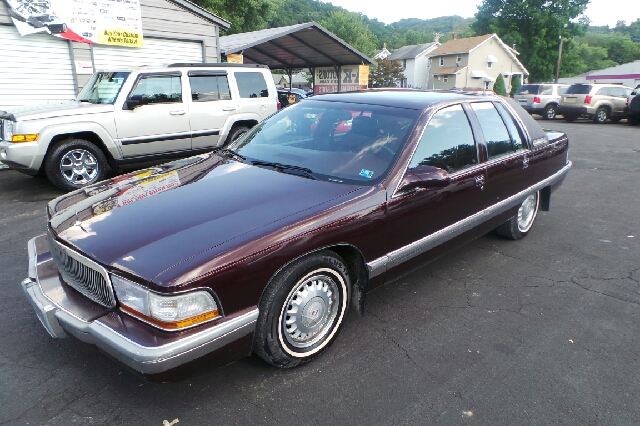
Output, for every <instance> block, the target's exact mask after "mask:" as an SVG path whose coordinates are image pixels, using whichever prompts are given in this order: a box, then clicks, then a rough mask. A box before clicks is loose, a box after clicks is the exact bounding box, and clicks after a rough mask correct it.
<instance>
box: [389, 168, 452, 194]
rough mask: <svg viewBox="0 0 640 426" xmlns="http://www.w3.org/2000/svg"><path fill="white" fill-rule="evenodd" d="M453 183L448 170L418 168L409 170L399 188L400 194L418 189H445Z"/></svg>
mask: <svg viewBox="0 0 640 426" xmlns="http://www.w3.org/2000/svg"><path fill="white" fill-rule="evenodd" d="M449 183H451V178H449V173H447V171H446V170H443V169H439V168H437V167H433V166H418V167H414V168H413V169H409V170H407V172H406V173H405V175H404V177H403V178H402V182H401V183H400V186H399V187H398V189H399V191H400V192H407V191H411V190H413V189H416V188H444V187H445V186H448V185H449Z"/></svg>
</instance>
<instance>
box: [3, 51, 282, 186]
mask: <svg viewBox="0 0 640 426" xmlns="http://www.w3.org/2000/svg"><path fill="white" fill-rule="evenodd" d="M277 110H278V94H277V91H276V87H275V84H274V83H273V78H272V77H271V72H270V70H269V69H268V67H266V66H263V65H235V64H227V63H220V64H173V65H169V66H168V67H165V68H153V69H151V68H141V69H135V70H121V71H101V72H97V73H96V74H94V75H93V77H92V78H91V80H90V81H89V83H87V84H86V85H85V87H84V88H83V89H82V90H81V91H80V94H79V95H78V97H77V98H76V99H75V100H73V101H68V102H62V103H49V104H41V105H34V106H26V107H19V108H15V109H13V110H11V111H0V161H2V163H4V164H6V165H7V166H9V167H10V168H12V169H14V170H17V171H20V172H23V173H27V174H30V175H46V176H47V177H48V178H49V180H51V182H53V184H54V185H56V186H57V187H59V188H61V189H64V190H68V191H71V190H74V189H77V188H81V187H83V186H86V185H89V184H92V183H94V182H97V181H99V180H102V179H103V178H104V177H105V174H106V172H107V170H108V169H109V168H111V169H112V170H117V169H118V166H119V165H123V164H131V163H138V162H146V161H152V160H159V159H165V158H167V159H169V158H175V157H184V156H188V155H192V154H198V153H202V152H205V151H210V150H211V149H213V148H216V147H220V146H222V145H224V144H226V143H229V142H231V141H233V140H235V139H237V138H239V137H240V136H242V135H243V134H244V133H246V132H247V131H248V130H249V129H250V128H251V127H253V126H255V125H256V124H258V123H259V122H260V121H262V120H264V119H265V118H267V117H268V116H270V115H271V114H273V113H275V112H276V111H277Z"/></svg>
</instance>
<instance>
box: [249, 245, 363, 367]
mask: <svg viewBox="0 0 640 426" xmlns="http://www.w3.org/2000/svg"><path fill="white" fill-rule="evenodd" d="M350 288H351V284H350V280H349V273H348V270H347V267H346V265H345V262H344V260H343V259H342V258H341V257H340V256H338V255H337V254H335V253H334V252H332V251H329V250H325V251H322V252H319V253H316V254H312V255H309V256H307V257H304V258H302V259H300V260H297V261H295V262H293V263H292V264H291V265H289V266H287V267H286V268H285V269H284V270H282V271H281V272H280V273H278V274H277V275H276V276H275V277H274V278H273V280H272V281H271V283H270V284H269V285H268V287H267V289H266V290H265V292H264V293H263V295H262V298H261V300H260V304H259V310H260V315H259V316H258V322H257V324H256V334H255V340H254V352H255V353H256V354H257V355H258V356H260V357H261V358H262V359H264V360H265V361H267V362H268V363H270V364H273V365H275V366H277V367H281V368H291V367H295V366H298V365H301V364H304V363H306V362H309V361H311V360H312V359H313V358H315V357H317V356H318V355H320V354H321V353H322V352H323V351H324V350H326V349H327V348H328V347H329V346H330V345H331V344H332V343H333V341H334V340H335V339H336V337H337V336H338V333H339V332H340V329H341V328H342V325H343V323H344V320H345V318H346V316H347V310H348V306H349V303H348V302H349V296H350Z"/></svg>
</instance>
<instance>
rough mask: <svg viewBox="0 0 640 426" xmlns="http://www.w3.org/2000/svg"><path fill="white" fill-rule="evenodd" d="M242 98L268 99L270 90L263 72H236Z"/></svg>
mask: <svg viewBox="0 0 640 426" xmlns="http://www.w3.org/2000/svg"><path fill="white" fill-rule="evenodd" d="M235 76H236V82H237V83H238V92H240V97H241V98H268V97H269V89H268V88H267V82H266V81H265V79H264V75H263V74H262V73H261V72H236V73H235Z"/></svg>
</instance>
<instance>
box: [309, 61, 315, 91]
mask: <svg viewBox="0 0 640 426" xmlns="http://www.w3.org/2000/svg"><path fill="white" fill-rule="evenodd" d="M309 70H310V71H311V86H312V89H313V94H314V95H315V94H316V68H315V67H313V68H309Z"/></svg>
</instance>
